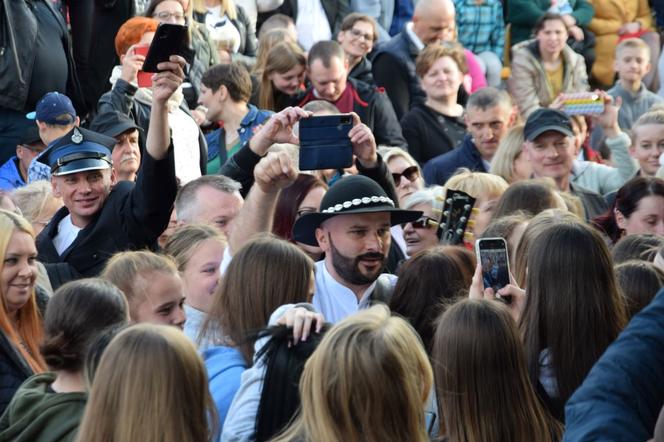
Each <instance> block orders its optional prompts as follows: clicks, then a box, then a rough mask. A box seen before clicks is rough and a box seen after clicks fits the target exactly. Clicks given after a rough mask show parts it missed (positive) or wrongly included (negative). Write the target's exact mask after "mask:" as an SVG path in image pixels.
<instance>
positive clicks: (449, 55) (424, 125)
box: [401, 45, 467, 165]
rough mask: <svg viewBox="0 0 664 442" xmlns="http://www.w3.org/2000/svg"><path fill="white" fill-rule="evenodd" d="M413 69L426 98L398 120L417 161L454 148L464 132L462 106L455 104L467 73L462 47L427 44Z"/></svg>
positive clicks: (420, 161)
mask: <svg viewBox="0 0 664 442" xmlns="http://www.w3.org/2000/svg"><path fill="white" fill-rule="evenodd" d="M415 71H416V72H417V76H418V77H419V78H420V84H421V85H422V89H424V92H425V93H426V101H425V102H424V103H421V104H417V105H415V106H414V107H413V108H411V110H410V111H408V113H406V114H405V115H404V116H403V118H402V119H401V129H402V130H403V135H404V137H405V138H406V141H408V152H409V153H410V154H411V155H412V156H413V158H415V160H416V161H417V162H418V163H419V164H422V165H423V164H424V163H426V162H427V161H429V160H430V159H432V158H434V157H436V156H438V155H441V154H444V153H446V152H449V151H450V150H452V149H454V148H456V147H457V146H458V145H459V144H460V143H461V140H463V138H464V136H465V135H466V124H465V123H464V121H463V118H462V115H463V106H461V105H460V104H458V103H457V95H458V92H459V87H460V86H461V84H462V83H463V76H464V75H465V74H466V72H467V67H466V58H465V56H464V53H463V48H461V47H456V46H443V45H429V46H427V47H426V48H424V49H423V50H422V51H421V52H420V54H419V55H418V56H417V61H416V63H415Z"/></svg>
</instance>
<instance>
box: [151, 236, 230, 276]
mask: <svg viewBox="0 0 664 442" xmlns="http://www.w3.org/2000/svg"><path fill="white" fill-rule="evenodd" d="M208 239H212V240H215V241H216V242H218V243H219V244H220V245H221V246H222V247H224V248H225V247H226V237H225V236H224V235H223V234H222V233H221V232H219V230H217V229H215V228H214V227H212V226H209V225H207V224H187V225H184V226H182V227H180V228H178V229H177V230H176V231H175V233H173V234H172V235H171V236H169V237H168V240H167V241H166V244H165V245H164V250H163V252H164V253H165V254H166V255H169V256H171V257H173V259H175V263H176V264H177V266H178V270H179V271H180V272H183V271H184V270H185V269H186V267H187V264H188V263H189V260H190V259H191V257H192V256H193V254H194V252H196V250H197V249H198V246H200V245H201V243H203V241H206V240H208Z"/></svg>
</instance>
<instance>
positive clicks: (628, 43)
mask: <svg viewBox="0 0 664 442" xmlns="http://www.w3.org/2000/svg"><path fill="white" fill-rule="evenodd" d="M625 49H640V50H642V51H644V52H645V53H646V56H647V57H648V62H650V48H649V47H648V45H647V44H646V42H645V41H643V40H641V39H640V38H626V39H624V40H623V41H621V42H620V43H618V46H616V58H618V57H619V56H620V53H621V52H622V51H623V50H625Z"/></svg>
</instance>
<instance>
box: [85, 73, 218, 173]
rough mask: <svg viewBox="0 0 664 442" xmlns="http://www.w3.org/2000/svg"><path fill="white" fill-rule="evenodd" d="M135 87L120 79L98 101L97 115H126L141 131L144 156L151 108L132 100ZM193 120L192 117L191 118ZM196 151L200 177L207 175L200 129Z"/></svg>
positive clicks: (184, 105)
mask: <svg viewBox="0 0 664 442" xmlns="http://www.w3.org/2000/svg"><path fill="white" fill-rule="evenodd" d="M136 90H137V88H136V86H134V85H133V84H130V83H127V82H126V81H124V80H123V79H121V78H118V80H117V81H116V82H115V85H114V86H113V89H111V90H110V91H108V92H106V93H105V94H104V95H102V96H101V98H100V99H99V103H97V114H98V115H99V114H103V113H104V112H110V111H119V112H122V113H123V114H125V115H127V116H128V117H129V118H131V119H133V120H134V122H136V124H137V125H138V126H139V127H140V128H141V129H142V130H143V133H142V136H141V150H142V151H143V152H142V153H143V155H144V156H145V155H146V153H145V143H146V137H147V133H148V128H149V127H150V112H151V110H152V107H151V106H149V105H147V104H145V103H141V102H140V101H138V100H134V94H135V93H136ZM180 109H182V110H183V111H184V112H185V113H186V114H187V115H189V116H191V112H189V107H187V103H186V100H182V104H181V105H180ZM192 118H193V117H192ZM198 149H199V153H200V160H199V161H200V168H201V175H205V174H206V173H207V141H205V135H203V132H201V129H200V128H199V129H198Z"/></svg>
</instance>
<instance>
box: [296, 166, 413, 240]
mask: <svg viewBox="0 0 664 442" xmlns="http://www.w3.org/2000/svg"><path fill="white" fill-rule="evenodd" d="M377 212H388V213H390V215H391V223H392V225H393V226H394V225H396V224H403V223H407V222H409V221H414V220H416V219H418V218H419V217H420V216H422V212H420V211H417V210H403V209H399V208H398V207H395V204H394V201H392V200H391V199H390V198H389V197H388V196H387V194H386V193H385V191H384V190H383V188H382V187H380V186H379V185H378V183H376V182H375V181H374V180H372V179H371V178H367V177H365V176H362V175H354V176H348V177H344V178H341V179H340V180H339V181H337V182H336V183H335V184H334V185H333V186H332V187H331V188H330V190H328V191H327V193H326V194H325V196H324V197H323V201H322V202H321V204H320V212H316V213H308V214H306V215H304V216H302V217H301V218H299V219H298V220H297V221H296V222H295V225H294V226H293V239H294V240H295V241H298V242H301V243H304V244H308V245H311V246H318V241H317V240H316V229H317V228H318V227H320V225H321V223H322V222H323V221H325V220H327V219H329V218H332V217H333V216H337V215H354V214H362V213H377Z"/></svg>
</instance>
